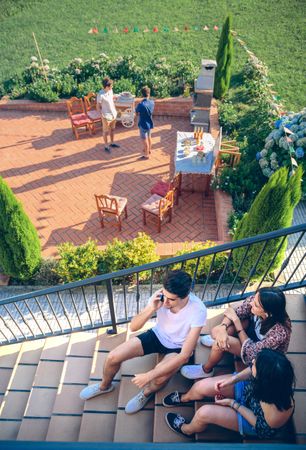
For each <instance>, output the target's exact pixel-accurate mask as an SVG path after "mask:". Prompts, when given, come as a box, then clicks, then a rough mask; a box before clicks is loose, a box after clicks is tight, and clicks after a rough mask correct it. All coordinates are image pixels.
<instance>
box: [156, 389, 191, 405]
mask: <svg viewBox="0 0 306 450" xmlns="http://www.w3.org/2000/svg"><path fill="white" fill-rule="evenodd" d="M182 395H183V392H178V391H174V392H171V394H168V395H166V397H164V398H163V405H164V406H166V407H167V408H172V407H173V406H182V405H185V406H192V405H193V404H194V402H182V400H181V398H182Z"/></svg>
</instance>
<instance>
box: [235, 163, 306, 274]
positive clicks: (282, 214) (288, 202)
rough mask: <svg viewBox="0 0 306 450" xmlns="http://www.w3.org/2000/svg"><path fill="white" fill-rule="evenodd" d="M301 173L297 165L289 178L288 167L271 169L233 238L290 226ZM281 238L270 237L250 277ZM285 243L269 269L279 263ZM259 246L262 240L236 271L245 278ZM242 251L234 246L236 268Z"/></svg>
mask: <svg viewBox="0 0 306 450" xmlns="http://www.w3.org/2000/svg"><path fill="white" fill-rule="evenodd" d="M301 176H302V168H301V167H299V168H298V169H297V171H296V173H295V174H294V175H292V176H290V178H289V179H288V169H286V168H282V169H280V170H278V171H277V172H275V174H273V175H272V176H271V178H270V179H269V181H268V182H267V183H266V184H265V186H264V187H263V188H262V189H261V191H260V192H259V194H258V195H257V197H256V198H255V200H254V202H253V204H252V206H251V208H250V211H249V212H248V213H246V214H245V215H244V216H243V218H242V219H241V221H240V222H239V224H238V227H237V231H236V233H235V236H234V240H235V241H237V240H240V239H244V238H246V237H252V236H256V235H258V234H262V233H268V232H269V231H274V230H278V229H282V228H286V227H290V226H291V224H292V219H293V211H294V208H295V206H296V205H297V203H298V202H299V200H300V198H301ZM281 240H282V238H279V239H273V240H272V241H270V242H269V243H268V244H267V247H266V249H265V251H264V253H263V255H262V257H261V259H260V261H259V263H258V265H257V267H256V271H255V273H252V274H251V275H252V278H254V279H257V278H259V277H261V276H262V275H263V274H264V273H265V272H266V270H267V269H268V267H269V265H270V263H271V262H272V258H273V256H274V253H275V251H276V249H277V248H278V247H279V245H280V242H281ZM286 246H287V242H284V244H283V246H282V248H281V250H280V251H279V253H278V255H277V257H276V259H275V261H274V262H273V264H272V266H271V268H270V272H273V271H274V270H275V269H277V268H278V267H279V266H280V264H281V263H282V261H283V258H284V254H285V250H286ZM262 248H263V244H262V243H260V244H255V245H252V246H251V247H250V250H249V252H248V254H247V257H246V259H245V261H244V264H243V267H242V270H241V271H240V275H241V276H242V277H243V278H247V277H248V276H249V275H250V271H251V268H252V267H253V266H254V265H255V263H256V261H257V259H258V256H259V254H260V252H261V250H262ZM244 252H245V249H237V250H235V251H234V252H233V261H234V268H235V269H236V270H238V267H239V265H240V263H241V261H242V258H243V256H244Z"/></svg>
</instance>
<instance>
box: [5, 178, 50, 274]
mask: <svg viewBox="0 0 306 450" xmlns="http://www.w3.org/2000/svg"><path fill="white" fill-rule="evenodd" d="M40 260H41V250H40V242H39V238H38V234H37V231H36V229H35V227H34V225H33V224H32V223H31V221H30V219H29V218H28V216H27V215H26V213H25V212H24V210H23V207H22V205H21V203H20V202H19V201H18V200H17V199H16V197H15V196H14V194H13V192H12V190H11V189H10V188H9V186H8V185H7V184H6V182H5V181H4V180H3V178H1V177H0V266H2V268H3V270H4V272H5V274H6V275H10V276H12V277H14V278H18V279H21V280H27V279H29V278H30V277H31V276H32V275H33V274H34V273H35V271H36V270H37V269H38V267H39V264H40Z"/></svg>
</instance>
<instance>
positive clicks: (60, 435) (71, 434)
mask: <svg viewBox="0 0 306 450" xmlns="http://www.w3.org/2000/svg"><path fill="white" fill-rule="evenodd" d="M81 420H82V417H79V416H52V417H51V420H50V424H49V429H48V434H47V437H46V441H65V442H67V441H68V442H76V441H77V440H78V437H79V430H80V425H81Z"/></svg>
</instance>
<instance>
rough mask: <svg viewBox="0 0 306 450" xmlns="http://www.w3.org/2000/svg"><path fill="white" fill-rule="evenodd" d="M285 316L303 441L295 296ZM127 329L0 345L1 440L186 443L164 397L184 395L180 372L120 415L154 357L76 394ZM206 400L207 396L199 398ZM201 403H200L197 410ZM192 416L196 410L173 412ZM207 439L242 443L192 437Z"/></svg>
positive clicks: (215, 435) (305, 312)
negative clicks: (104, 386)
mask: <svg viewBox="0 0 306 450" xmlns="http://www.w3.org/2000/svg"><path fill="white" fill-rule="evenodd" d="M287 297H288V302H287V304H288V313H289V315H290V317H291V319H292V321H293V336H292V339H291V343H290V347H289V352H288V357H289V358H290V360H291V361H292V363H293V364H294V366H295V372H296V377H297V384H296V392H295V401H296V410H295V415H294V421H295V428H296V433H297V441H298V442H299V443H305V442H306V410H305V404H306V376H305V373H306V326H305V325H306V304H305V302H304V300H303V298H302V296H300V295H288V296H287ZM221 312H222V310H220V309H216V310H213V309H210V310H209V320H208V323H207V325H206V326H205V327H204V328H203V330H202V332H203V334H206V333H209V332H210V330H211V328H212V327H213V326H214V325H215V324H216V323H218V322H219V321H220V313H221ZM134 334H135V333H131V332H130V330H129V328H128V327H121V328H120V329H119V332H118V334H117V335H108V334H107V333H106V332H105V329H98V330H94V331H90V332H79V333H74V334H71V335H65V336H58V337H50V338H47V339H44V340H37V341H32V342H24V343H22V344H14V345H11V346H4V347H0V439H1V440H22V441H62V442H64V441H66V442H67V441H68V442H76V441H82V442H189V441H188V439H187V438H186V439H185V438H183V437H181V436H179V435H177V434H175V433H173V432H172V431H171V430H169V428H168V426H167V425H166V423H165V420H164V415H165V413H166V412H167V410H166V409H165V408H164V407H163V406H162V399H163V397H164V396H165V395H167V394H168V393H170V392H172V391H173V390H179V391H185V390H187V389H188V387H189V386H190V385H191V382H190V381H189V380H186V379H185V378H183V377H182V376H181V375H180V374H179V373H177V374H176V375H175V376H174V377H173V378H172V379H171V380H170V381H169V383H168V384H167V385H166V386H165V387H164V388H163V389H162V390H161V391H160V392H158V393H156V395H155V398H153V399H152V400H151V401H150V402H149V403H148V404H147V405H146V407H145V408H144V409H143V410H142V411H140V412H138V413H137V414H134V415H127V414H125V412H124V408H125V405H126V403H127V401H128V400H129V399H130V398H131V397H133V396H134V395H135V394H136V393H137V392H138V388H137V387H135V386H134V385H133V384H132V383H131V377H132V376H133V375H134V374H135V373H139V372H145V371H148V370H150V369H151V368H152V367H154V365H155V364H156V362H157V361H158V357H157V355H148V356H146V357H142V358H134V359H133V360H130V361H126V362H125V363H123V364H122V366H121V369H120V371H119V372H118V373H117V374H116V376H115V380H114V382H115V384H116V389H115V390H114V391H113V392H111V393H109V394H105V395H103V396H100V397H97V398H94V399H92V400H89V401H86V402H84V401H83V400H81V399H80V398H79V393H80V391H81V390H82V389H83V387H84V386H87V384H88V383H96V382H98V381H100V380H101V373H102V367H103V363H104V360H105V358H106V356H107V353H108V352H109V351H110V350H111V349H112V348H114V347H116V346H117V345H119V344H120V343H122V342H124V341H125V340H127V339H130V337H131V336H133V335H134ZM207 353H208V349H206V348H204V347H203V346H201V345H200V344H198V346H197V348H196V351H195V361H196V362H202V361H203V360H205V359H206V357H207ZM233 370H234V366H233V360H232V358H231V357H229V356H228V355H226V357H225V358H223V360H222V361H221V362H220V364H219V365H218V367H217V368H216V374H223V373H231V372H232V371H233ZM204 400H205V399H204ZM201 404H203V403H202V402H197V403H196V404H195V408H198V407H199V406H200V405H201ZM176 411H178V412H181V413H182V414H183V415H184V416H185V417H187V418H191V417H192V416H193V414H194V407H188V406H186V407H181V408H176ZM196 439H197V440H198V441H205V442H220V443H222V442H233V441H234V442H241V438H240V436H239V435H238V434H237V433H234V432H231V431H227V430H224V429H222V428H219V427H216V426H211V427H209V428H208V429H207V430H206V431H205V433H201V434H199V435H197V436H196Z"/></svg>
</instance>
